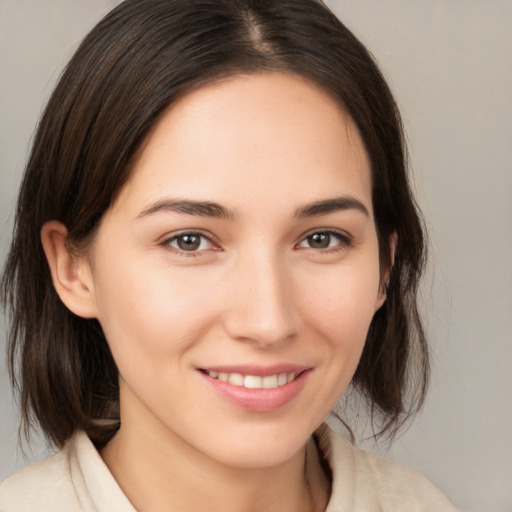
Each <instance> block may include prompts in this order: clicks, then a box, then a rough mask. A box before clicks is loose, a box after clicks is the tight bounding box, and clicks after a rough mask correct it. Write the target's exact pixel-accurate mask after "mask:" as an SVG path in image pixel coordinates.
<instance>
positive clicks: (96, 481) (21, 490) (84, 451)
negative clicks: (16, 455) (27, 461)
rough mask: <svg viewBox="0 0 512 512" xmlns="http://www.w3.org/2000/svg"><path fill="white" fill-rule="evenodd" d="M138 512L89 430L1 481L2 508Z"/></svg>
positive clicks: (2, 511) (5, 511) (1, 511)
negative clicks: (50, 455)
mask: <svg viewBox="0 0 512 512" xmlns="http://www.w3.org/2000/svg"><path fill="white" fill-rule="evenodd" d="M34 510H37V511H38V512H111V511H112V510H115V511H116V512H135V509H134V508H133V507H132V505H131V504H130V502H129V501H128V499H127V498H126V496H125V495H124V494H123V492H122V490H121V489H120V488H119V486H118V485H117V482H116V481H115V479H114V477H113V476H112V474H111V473H110V471H109V470H108V468H107V466H106V465H105V463H104V462H103V460H102V458H101V455H100V454H99V453H98V451H97V450H96V448H95V446H94V445H93V443H92V442H91V440H90V439H89V438H88V437H87V434H86V433H85V432H82V431H77V432H76V433H75V434H74V435H73V437H72V438H71V439H70V440H69V441H68V442H67V443H66V446H65V447H64V448H63V449H62V451H61V452H59V453H58V454H57V455H54V456H53V457H51V458H50V459H47V460H45V461H43V462H39V463H38V464H34V465H33V466H30V467H28V468H26V469H24V470H23V471H20V472H19V473H17V474H15V475H14V476H12V477H10V478H9V479H7V480H6V481H5V482H3V483H2V484H1V485H0V512H33V511H34Z"/></svg>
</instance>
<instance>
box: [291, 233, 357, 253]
mask: <svg viewBox="0 0 512 512" xmlns="http://www.w3.org/2000/svg"><path fill="white" fill-rule="evenodd" d="M350 242H351V240H350V238H349V237H348V235H343V234H342V233H337V232H334V231H317V232H316V233H312V234H311V235H308V236H307V237H306V238H304V239H303V240H302V242H300V244H299V247H300V248H305V249H318V250H323V249H335V248H337V247H339V248H340V249H341V248H342V247H345V246H348V245H350Z"/></svg>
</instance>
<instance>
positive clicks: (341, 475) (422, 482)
mask: <svg viewBox="0 0 512 512" xmlns="http://www.w3.org/2000/svg"><path fill="white" fill-rule="evenodd" d="M323 438H324V440H323V443H324V446H325V448H323V449H324V450H325V449H326V450H327V451H326V456H327V459H328V462H329V465H330V466H331V469H332V472H333V489H332V491H333V493H332V496H333V497H332V500H336V499H337V498H338V496H339V497H341V496H345V497H346V496H347V495H349V496H351V506H352V507H353V510H365V511H366V510H368V511H371V510H375V511H382V512H388V511H389V512H402V511H403V512H406V511H407V512H455V510H456V509H455V508H454V507H453V505H452V504H451V503H450V502H449V500H448V499H447V498H446V497H445V496H444V494H443V493H442V492H441V491H440V490H439V489H438V488H437V487H436V486H435V485H434V484H433V483H432V482H431V481H430V480H429V479H428V478H426V477H425V476H423V475H421V474H420V473H418V472H417V471H414V470H412V469H410V468H407V467H405V466H403V465H401V464H398V463H396V462H393V461H391V460H388V459H385V458H383V457H380V456H378V455H376V454H374V453H372V452H370V451H367V450H363V449H361V448H358V447H356V446H354V445H353V444H352V443H350V442H349V441H347V440H346V439H344V438H342V437H341V436H339V435H337V434H336V433H334V432H333V431H331V430H326V431H325V432H324V434H323ZM329 510H330V509H328V511H329ZM332 510H333V511H334V510H336V511H337V510H338V509H337V508H333V509H332ZM340 510H342V509H340Z"/></svg>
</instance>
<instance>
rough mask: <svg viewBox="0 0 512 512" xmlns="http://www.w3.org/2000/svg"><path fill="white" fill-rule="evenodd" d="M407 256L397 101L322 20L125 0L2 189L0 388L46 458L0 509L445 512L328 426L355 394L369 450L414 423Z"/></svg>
mask: <svg viewBox="0 0 512 512" xmlns="http://www.w3.org/2000/svg"><path fill="white" fill-rule="evenodd" d="M423 260H424V238H423V233H422V229H421V223H420V221H419V215H418V212H417V210H416V207H415V204H414V200H413V198H412V195H411V192H410V190H409V185H408V181H407V175H406V169H405V157H404V149H403V140H402V131H401V122H400V118H399V114H398V112H397V109H396V106H395V103H394V101H393V98H392V95H391V93H390V91H389V89H388V87H387V85H386V83H385V82H384V80H383V78H382V76H381V74H380V72H379V71H378V68H377V67H376V65H375V63H374V62H373V60H372V59H371V57H370V55H369V54H368V52H367V51H366V49H365V48H364V47H363V46H362V45H361V43H359V42H358V41H357V40H356V39H355V38H354V36H353V35H352V34H351V33H350V32H349V31H348V30H347V29H346V28H345V27H344V26H343V25H342V24H341V23H340V22H339V21H338V20H337V19H336V18H335V17H334V15H333V14H332V13H330V12H329V11H328V10H327V9H326V7H325V6H324V5H323V4H321V3H320V2H318V1H315V0H285V1H257V0H238V1H233V0H223V1H218V0H215V1H213V0H211V1H196V0H192V1H191V0H147V1H145V2H140V0H128V1H126V2H124V3H122V4H121V5H120V6H118V7H117V8H116V9H114V10H113V11H112V13H110V14H109V15H108V16H107V17H106V18H105V19H104V20H103V21H101V22H100V23H99V24H98V25H97V27H95V29H94V30H93V31H92V32H91V33H90V34H89V35H88V36H87V37H86V39H85V40H84V42H83V43H82V45H81V46H80V48H79V49H78V51H77V52H76V54H75V56H74V57H73V58H72V60H71V61H70V63H69V65H68V67H67V69H66V70H65V72H64V74H63V76H62V78H61V80H60V81H59V84H58V85H57V87H56V89H55V91H54V93H53V95H52V97H51V99H50V101H49V104H48V106H47V108H46V111H45V113H44V115H43V117H42V119H41V122H40V125H39V128H38V132H37V135H36V138H35V140H34V146H33V149H32V154H31V157H30V160H29V163H28V165H27V169H26V173H25V177H24V181H23V184H22V187H21V191H20V196H19V202H18V211H17V220H16V229H15V235H14V240H13V243H12V247H11V251H10V254H9V257H8V260H7V265H6V268H5V272H4V277H3V287H2V291H3V300H4V302H5V304H6V305H7V306H8V308H10V311H11V313H12V325H11V331H10V341H9V349H10V356H11V368H12V372H13V376H14V378H15V379H17V380H16V382H17V383H18V385H19V387H20V390H21V405H22V412H23V416H24V420H25V425H26V426H27V427H28V426H30V425H31V424H32V423H33V421H34V420H36V421H37V422H38V423H39V425H40V427H41V429H42V431H43V432H44V433H45V434H46V436H47V437H48V439H49V440H50V441H51V442H52V443H53V444H55V445H56V446H57V447H59V448H60V449H61V451H60V452H59V453H58V454H57V455H56V456H55V457H53V458H51V459H49V460H48V461H45V462H43V463H40V464H38V465H35V466H33V467H30V468H28V469H26V470H24V471H22V472H21V473H19V474H17V475H15V476H13V477H12V478H10V479H8V480H7V481H6V482H4V483H3V484H2V486H1V487H0V509H2V510H5V511H10V510H33V509H34V507H37V508H38V509H40V510H52V511H56V510H66V511H69V510H123V511H124V510H126V511H129V510H131V511H133V510H145V511H146V510H148V511H149V510H157V511H163V510H180V511H187V510H202V509H207V510H223V511H225V510H237V511H240V510H244V511H259V510H265V511H273V510H293V511H297V512H301V511H309V512H311V511H321V510H322V511H323V510H327V511H331V512H333V511H336V512H337V511H344V510H347V511H348V510H350V511H353V510H364V511H367V510H389V511H391V510H392V511H394V512H396V511H398V510H439V511H444V510H447V511H448V510H453V508H452V506H451V505H450V504H449V502H448V501H447V500H446V498H444V497H443V496H442V494H441V493H440V492H439V491H438V490H437V489H436V488H435V487H434V486H433V485H432V484H431V483H430V482H428V481H427V480H426V479H424V478H423V477H421V476H419V475H417V474H415V473H414V472H412V471H409V470H407V469H405V468H402V467H400V466H398V465H396V464H393V463H391V462H389V461H385V460H383V459H380V458H378V457H377V456H375V455H372V454H370V453H368V452H364V451H362V450H359V449H357V448H356V447H354V446H353V445H352V444H351V443H349V442H348V441H345V440H344V439H341V438H339V437H338V436H336V435H335V434H334V433H332V432H330V431H329V430H328V429H327V427H326V426H325V425H324V423H323V422H324V420H325V418H326V417H327V415H328V414H329V412H330V411H331V410H332V408H333V407H334V406H335V405H336V403H337V402H338V400H339V398H340V397H341V396H342V395H343V394H344V392H345V390H346V389H347V388H348V387H349V385H350V386H352V387H353V388H354V390H356V391H358V392H359V393H360V394H362V396H363V397H365V398H366V399H367V400H368V403H369V405H370V409H371V412H372V419H373V420H374V422H375V425H376V428H377V429H378V431H379V433H380V434H381V435H382V434H389V435H391V436H393V435H394V434H395V433H396V432H397V430H398V428H399V427H400V426H401V425H402V424H403V422H404V421H405V419H406V418H407V417H408V416H409V415H410V414H411V413H412V412H414V411H415V410H417V409H418V408H419V407H420V406H421V403H422V401H423V398H424V395H425V391H426V384H427V377H428V350H427V346H426V340H425V337H424V334H423V331H422V328H421V322H420V319H419V317H418V314H417V308H416V289H417V285H418V279H419V277H420V274H421V270H422V266H423ZM16 368H18V370H17V371H18V372H19V373H16ZM342 421H343V422H345V423H346V424H347V427H349V425H348V422H349V418H345V417H344V418H343V419H342ZM349 428H350V427H349Z"/></svg>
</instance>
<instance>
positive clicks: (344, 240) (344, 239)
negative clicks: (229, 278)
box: [161, 229, 353, 258]
mask: <svg viewBox="0 0 512 512" xmlns="http://www.w3.org/2000/svg"><path fill="white" fill-rule="evenodd" d="M314 235H327V236H329V237H336V238H337V239H338V240H339V242H338V243H337V244H336V245H334V246H333V247H327V248H314V247H300V244H302V243H304V242H306V241H307V240H308V239H309V238H311V237H313V236H314ZM184 237H198V238H200V239H201V240H200V242H199V244H200V245H199V247H200V246H201V244H202V243H203V242H202V241H204V240H207V242H208V243H209V244H210V245H211V247H208V248H206V249H199V250H197V249H196V250H193V251H187V250H184V249H182V248H180V247H173V246H172V243H173V242H176V241H177V240H179V239H182V238H184ZM161 245H162V246H164V247H167V248H170V249H171V250H173V251H175V252H177V253H178V254H179V255H181V256H185V257H193V258H194V257H197V256H201V255H202V254H203V253H204V252H205V251H207V250H211V249H213V250H219V249H220V248H219V246H218V245H217V244H216V243H215V242H214V241H213V240H212V239H211V238H210V236H207V235H206V234H205V233H203V232H201V231H183V232H181V233H177V234H175V235H173V236H171V237H170V238H167V239H165V240H164V241H163V242H162V243H161ZM352 245H353V240H352V237H351V236H349V235H347V234H346V233H344V232H342V231H337V230H334V229H316V230H314V231H311V232H310V233H307V234H306V235H304V236H303V237H302V238H301V240H300V242H299V243H298V244H296V246H295V247H298V248H299V249H312V250H314V251H315V252H319V253H324V254H326V253H332V252H337V251H341V250H343V249H346V248H347V247H350V246H352Z"/></svg>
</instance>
